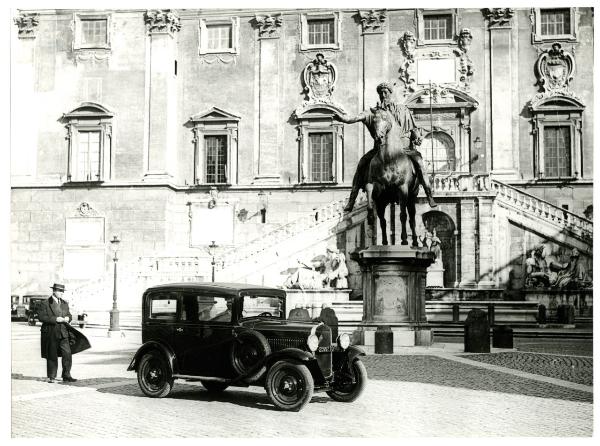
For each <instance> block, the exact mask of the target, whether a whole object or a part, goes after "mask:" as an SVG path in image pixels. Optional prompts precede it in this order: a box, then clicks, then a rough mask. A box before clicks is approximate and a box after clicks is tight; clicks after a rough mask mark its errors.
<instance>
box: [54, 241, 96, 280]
mask: <svg viewBox="0 0 600 446" xmlns="http://www.w3.org/2000/svg"><path fill="white" fill-rule="evenodd" d="M105 256H106V252H105V248H104V247H98V248H72V247H71V248H70V247H67V248H65V259H64V275H65V279H70V280H89V279H96V278H98V277H101V276H102V275H103V274H104V270H105Z"/></svg>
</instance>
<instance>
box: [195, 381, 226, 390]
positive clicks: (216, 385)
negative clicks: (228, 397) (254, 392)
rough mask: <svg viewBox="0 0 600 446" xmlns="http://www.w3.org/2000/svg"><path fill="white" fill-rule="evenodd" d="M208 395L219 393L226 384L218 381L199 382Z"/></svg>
mask: <svg viewBox="0 0 600 446" xmlns="http://www.w3.org/2000/svg"><path fill="white" fill-rule="evenodd" d="M200 382H201V383H202V385H203V386H204V388H205V389H206V390H207V392H208V393H221V392H222V391H223V390H225V389H226V388H227V387H229V386H228V385H227V384H225V383H222V382H219V381H204V380H203V381H200Z"/></svg>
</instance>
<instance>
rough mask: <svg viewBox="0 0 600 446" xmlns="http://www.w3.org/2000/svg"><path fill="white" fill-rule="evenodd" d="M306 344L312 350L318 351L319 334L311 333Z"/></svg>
mask: <svg viewBox="0 0 600 446" xmlns="http://www.w3.org/2000/svg"><path fill="white" fill-rule="evenodd" d="M306 345H308V348H309V349H310V351H311V352H314V351H316V350H317V348H319V338H318V337H317V335H314V334H311V335H310V336H309V337H308V339H307V340H306Z"/></svg>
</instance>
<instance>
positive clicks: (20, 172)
mask: <svg viewBox="0 0 600 446" xmlns="http://www.w3.org/2000/svg"><path fill="white" fill-rule="evenodd" d="M14 23H15V25H16V26H17V33H16V34H11V39H12V40H13V48H14V49H15V51H13V55H14V63H13V65H12V85H11V89H12V92H13V94H12V95H11V110H12V112H11V121H12V122H11V129H12V133H13V135H18V138H15V139H14V143H13V144H11V157H10V160H11V166H10V170H11V180H12V182H13V184H14V183H17V182H20V181H28V180H31V179H33V178H34V177H35V175H36V170H37V135H38V130H37V127H38V123H37V113H35V110H32V105H33V104H35V103H36V101H35V93H34V88H35V69H34V62H35V60H34V54H35V52H34V49H35V39H36V33H37V29H38V26H39V16H38V15H37V14H19V15H18V16H17V17H15V18H14Z"/></svg>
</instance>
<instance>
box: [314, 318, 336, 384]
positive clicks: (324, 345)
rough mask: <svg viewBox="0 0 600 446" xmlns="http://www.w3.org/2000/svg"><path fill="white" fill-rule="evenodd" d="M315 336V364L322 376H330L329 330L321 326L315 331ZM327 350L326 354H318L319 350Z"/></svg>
mask: <svg viewBox="0 0 600 446" xmlns="http://www.w3.org/2000/svg"><path fill="white" fill-rule="evenodd" d="M317 336H318V337H319V349H317V352H318V353H317V354H316V358H317V362H318V363H319V367H320V368H321V371H322V372H323V376H325V377H327V376H330V375H331V363H332V356H333V355H332V354H331V328H329V327H327V326H325V325H322V326H320V327H319V328H318V329H317ZM321 349H323V350H325V349H327V352H323V353H321V352H319V350H321Z"/></svg>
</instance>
